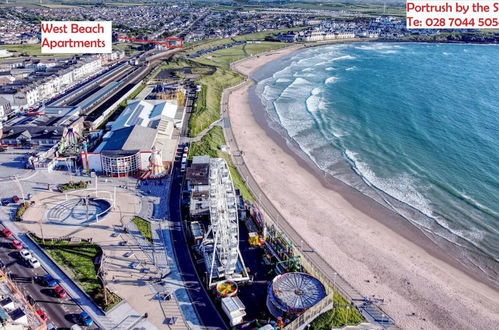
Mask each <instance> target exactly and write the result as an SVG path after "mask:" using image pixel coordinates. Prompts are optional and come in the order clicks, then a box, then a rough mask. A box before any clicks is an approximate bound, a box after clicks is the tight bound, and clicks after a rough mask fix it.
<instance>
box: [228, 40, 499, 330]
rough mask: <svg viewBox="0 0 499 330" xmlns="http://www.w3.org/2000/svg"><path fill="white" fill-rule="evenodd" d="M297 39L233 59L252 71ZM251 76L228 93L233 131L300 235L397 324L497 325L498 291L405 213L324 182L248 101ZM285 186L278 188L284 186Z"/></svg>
mask: <svg viewBox="0 0 499 330" xmlns="http://www.w3.org/2000/svg"><path fill="white" fill-rule="evenodd" d="M298 48H301V47H300V46H296V45H295V46H291V47H289V48H286V49H281V50H278V51H276V52H273V53H271V54H264V55H260V56H258V57H252V58H249V59H246V60H244V61H240V62H238V63H236V64H235V65H234V68H235V69H236V70H238V71H240V72H241V73H243V74H245V75H248V76H251V74H252V73H254V72H256V71H257V70H258V69H259V68H261V67H262V66H263V65H265V64H267V63H269V62H271V61H274V60H277V59H279V58H281V57H283V56H285V55H288V54H290V53H291V52H294V51H296V50H297V49H298ZM250 87H251V84H244V85H242V86H241V87H239V88H238V89H236V90H234V91H233V92H232V93H231V94H230V96H229V99H228V108H229V118H230V121H231V125H232V129H233V132H234V135H235V139H236V141H237V144H238V145H239V148H240V149H241V150H242V151H243V152H244V160H245V162H246V165H247V166H248V168H249V170H250V171H251V172H252V174H253V176H254V178H255V180H256V181H257V182H258V184H259V185H260V187H261V188H262V190H263V191H264V192H265V194H266V195H267V196H268V197H269V198H270V199H271V200H272V201H273V203H274V205H275V206H276V208H277V209H278V210H279V211H280V212H281V214H282V215H283V216H284V217H285V218H286V219H287V221H288V222H289V224H290V225H292V226H293V227H294V228H295V230H296V231H297V232H299V233H300V234H301V235H302V237H303V239H304V240H305V241H306V242H307V243H308V244H309V245H310V246H311V247H313V248H314V250H315V251H316V253H319V254H320V255H321V256H322V257H323V258H324V259H325V260H326V261H327V262H328V263H329V264H330V265H331V266H332V267H333V268H334V269H336V271H337V272H338V273H339V274H340V275H341V276H342V277H344V278H345V279H347V280H348V281H349V282H350V283H351V284H352V286H353V287H354V288H356V289H357V290H358V291H359V292H360V293H361V294H363V295H365V296H370V297H372V296H373V295H374V296H375V297H378V298H383V299H384V305H383V306H382V308H383V309H384V310H385V311H386V312H387V313H388V314H389V315H390V316H391V317H392V318H393V319H394V320H395V323H396V325H398V326H399V327H401V328H403V329H497V325H498V324H499V292H498V291H497V290H495V289H493V288H491V287H490V286H488V285H486V284H484V283H482V282H480V281H479V280H478V279H476V278H475V277H473V276H470V275H469V274H467V273H465V272H464V271H463V270H462V269H460V267H459V265H458V264H457V263H456V262H455V261H453V260H452V259H451V258H449V257H448V255H446V253H445V251H443V250H442V249H440V248H439V247H437V246H436V245H435V244H432V243H431V241H430V240H429V239H427V238H426V237H425V236H424V235H423V234H421V233H418V232H417V230H416V229H414V228H411V227H410V226H409V225H407V224H406V223H404V221H405V220H404V219H402V218H400V217H399V216H398V215H396V214H395V213H393V212H391V211H389V210H388V209H385V208H384V207H382V206H380V205H379V204H377V203H375V202H373V201H372V200H370V199H368V198H366V197H364V196H362V195H361V194H360V193H358V192H356V191H354V190H353V189H350V188H349V187H346V186H345V185H343V184H340V183H334V182H333V183H331V184H329V185H327V186H326V185H325V184H324V182H322V181H321V180H319V179H318V176H317V175H316V174H315V173H313V171H311V170H310V168H308V167H307V166H306V164H305V163H304V162H303V161H300V160H299V159H297V157H296V156H295V155H293V154H292V153H291V152H290V149H289V148H287V147H286V146H285V145H284V144H283V143H282V141H279V138H278V137H276V134H275V133H272V132H271V131H270V130H269V128H268V127H264V126H265V125H262V123H261V120H262V119H261V118H260V120H258V118H256V117H255V115H254V113H253V111H252V109H251V107H250V103H251V102H250ZM284 192H285V193H284Z"/></svg>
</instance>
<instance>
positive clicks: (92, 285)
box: [37, 239, 121, 311]
mask: <svg viewBox="0 0 499 330" xmlns="http://www.w3.org/2000/svg"><path fill="white" fill-rule="evenodd" d="M37 241H38V243H39V244H40V246H41V247H42V248H43V249H44V250H45V251H46V252H47V253H48V254H49V255H50V256H51V257H52V259H54V261H55V262H56V263H57V264H58V265H59V266H61V267H63V268H65V269H66V270H68V271H69V272H70V273H71V274H72V275H73V278H74V280H76V282H78V284H80V285H81V287H82V288H83V290H85V292H86V293H87V294H88V295H89V296H90V297H92V298H93V299H94V301H95V302H96V303H97V304H98V305H99V306H101V308H102V309H103V310H105V311H106V310H109V309H111V308H112V307H113V306H115V305H116V304H118V303H119V302H120V301H121V298H120V297H119V296H117V295H116V294H114V293H112V292H109V291H108V303H107V304H106V303H105V299H104V287H103V286H102V283H101V281H100V279H99V278H98V277H97V269H96V265H95V264H94V262H95V260H96V258H98V257H99V256H100V255H102V251H101V249H100V247H99V246H98V245H95V244H92V243H86V242H81V243H77V244H70V243H69V242H67V241H61V242H51V241H47V240H45V243H42V242H41V240H40V239H37Z"/></svg>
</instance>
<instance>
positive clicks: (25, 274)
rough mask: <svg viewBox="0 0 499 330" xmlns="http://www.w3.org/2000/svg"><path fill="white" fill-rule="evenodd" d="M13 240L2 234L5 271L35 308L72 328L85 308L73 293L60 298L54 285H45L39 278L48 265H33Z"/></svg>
mask: <svg viewBox="0 0 499 330" xmlns="http://www.w3.org/2000/svg"><path fill="white" fill-rule="evenodd" d="M1 228H2V229H3V228H4V227H3V226H2V227H1ZM13 241H14V237H5V236H4V235H3V234H1V237H0V260H1V261H2V262H3V264H4V267H5V268H4V272H5V273H6V274H7V275H8V276H9V278H10V279H11V280H12V281H13V282H14V283H15V284H16V285H17V286H18V288H19V290H20V291H21V292H22V293H23V294H24V296H25V297H26V299H27V300H28V301H30V303H32V304H34V306H35V308H36V309H42V310H43V311H44V312H45V313H46V314H47V316H48V322H50V323H52V324H54V325H55V326H56V327H57V328H59V329H64V328H70V327H71V326H72V325H74V324H77V323H79V320H78V317H79V315H80V313H81V312H82V309H81V308H80V307H79V306H78V305H77V304H76V303H75V301H74V300H73V299H72V298H71V297H70V296H67V297H66V298H58V297H56V294H55V292H54V287H51V286H47V285H43V284H42V283H41V281H40V280H39V278H41V277H42V276H44V275H46V274H47V272H46V271H45V269H43V267H39V268H33V267H31V266H30V264H29V263H28V262H26V261H25V260H23V258H22V257H21V255H20V253H19V251H18V250H16V249H15V248H14V247H13V245H12V242H13ZM87 329H94V327H87Z"/></svg>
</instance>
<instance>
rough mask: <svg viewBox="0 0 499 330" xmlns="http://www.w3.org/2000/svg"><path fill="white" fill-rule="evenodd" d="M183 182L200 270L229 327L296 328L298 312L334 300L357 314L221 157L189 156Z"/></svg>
mask: <svg viewBox="0 0 499 330" xmlns="http://www.w3.org/2000/svg"><path fill="white" fill-rule="evenodd" d="M183 187H184V188H183V189H184V190H183V191H184V192H183V194H184V196H185V199H184V206H183V211H184V222H185V226H186V228H188V233H189V239H190V243H191V244H192V245H191V252H192V255H193V257H194V258H195V260H196V264H197V270H198V273H199V274H201V278H202V279H203V281H204V284H205V287H206V289H207V290H208V292H210V294H211V297H212V299H213V300H214V302H215V304H216V306H218V308H219V309H220V310H221V312H222V313H221V314H222V315H224V318H225V319H226V321H227V323H229V324H230V326H231V327H234V328H240V329H261V328H263V329H276V328H284V327H286V328H291V329H293V328H295V327H296V328H298V326H297V325H296V324H297V322H298V321H297V320H298V319H299V318H300V316H302V317H303V315H305V314H306V313H309V314H310V313H311V312H314V313H315V314H316V315H318V314H320V313H322V312H324V311H327V310H331V309H332V308H333V305H334V304H336V305H337V306H338V307H342V308H347V307H348V309H350V307H351V308H352V310H351V313H353V314H355V313H358V315H359V317H360V319H362V317H361V316H360V312H359V311H358V310H356V309H355V307H353V306H350V305H349V304H348V303H347V302H346V300H342V301H338V300H337V299H336V300H334V299H333V295H334V283H330V282H329V281H328V280H327V279H325V278H324V277H322V276H320V273H319V272H318V271H317V270H316V269H314V268H313V266H311V265H310V264H309V263H305V262H303V261H304V260H303V258H302V251H300V249H299V247H297V246H296V245H294V244H293V243H292V242H291V241H290V240H289V239H288V238H287V237H286V235H285V234H284V233H283V232H282V231H280V230H279V229H278V227H277V226H276V225H275V224H274V223H273V222H272V220H270V219H267V218H266V216H265V215H264V212H262V211H261V210H260V209H259V207H258V206H257V204H255V203H252V202H249V201H245V200H244V198H243V197H242V195H241V194H240V192H239V191H238V190H237V189H235V188H234V185H233V181H232V178H231V173H230V171H229V170H228V166H227V163H226V162H225V160H224V159H222V158H210V157H209V156H194V157H193V158H192V163H191V165H190V166H189V167H188V168H187V170H186V178H185V182H184V186H183ZM333 300H334V302H333ZM340 305H342V306H340Z"/></svg>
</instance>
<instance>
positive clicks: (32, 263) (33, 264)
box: [28, 258, 41, 268]
mask: <svg viewBox="0 0 499 330" xmlns="http://www.w3.org/2000/svg"><path fill="white" fill-rule="evenodd" d="M28 263H29V265H30V266H31V267H33V268H40V266H41V265H40V261H38V259H36V258H31V259H28Z"/></svg>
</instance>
